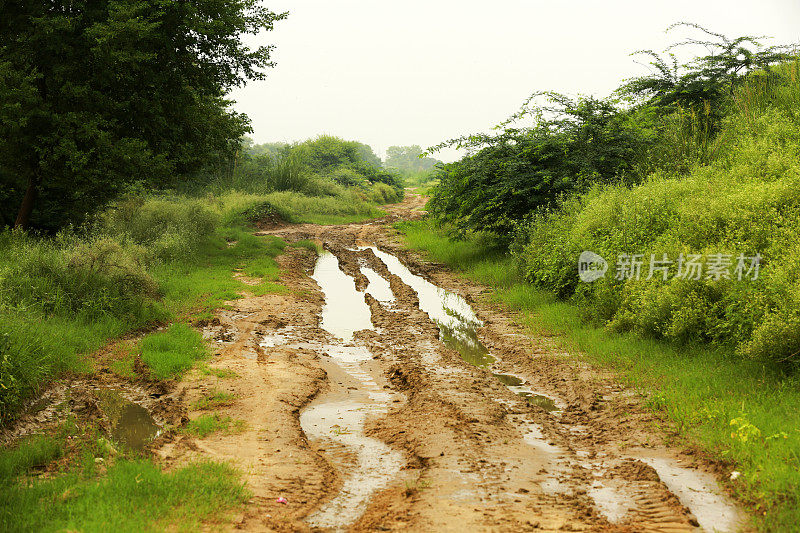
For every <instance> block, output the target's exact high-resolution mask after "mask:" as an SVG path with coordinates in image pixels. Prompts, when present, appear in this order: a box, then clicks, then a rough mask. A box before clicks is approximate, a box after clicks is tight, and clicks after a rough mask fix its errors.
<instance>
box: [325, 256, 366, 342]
mask: <svg viewBox="0 0 800 533" xmlns="http://www.w3.org/2000/svg"><path fill="white" fill-rule="evenodd" d="M311 278H312V279H313V280H314V281H316V282H317V285H319V286H320V287H321V288H322V292H323V293H324V294H325V305H324V306H323V308H322V323H321V324H320V327H321V328H322V329H324V330H325V331H328V332H329V333H331V334H333V335H335V336H337V337H339V338H340V339H342V340H343V341H345V342H347V341H351V340H353V334H354V333H355V332H356V331H360V330H362V329H373V327H372V318H371V316H372V315H371V313H370V310H369V306H368V305H367V303H366V302H365V301H364V295H363V294H362V293H360V292H358V291H357V290H356V282H355V281H354V280H353V278H351V277H350V276H348V275H347V274H345V273H344V272H342V271H341V270H340V269H339V259H337V258H336V256H335V255H333V254H332V253H330V252H328V251H324V250H323V251H322V252H321V253H320V254H319V259H317V264H316V266H315V267H314V274H313V275H312V276H311Z"/></svg>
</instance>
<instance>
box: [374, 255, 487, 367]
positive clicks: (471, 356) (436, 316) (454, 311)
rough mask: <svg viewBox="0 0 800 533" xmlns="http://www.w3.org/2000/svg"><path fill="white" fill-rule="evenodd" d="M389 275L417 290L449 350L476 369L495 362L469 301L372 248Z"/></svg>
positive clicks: (422, 303)
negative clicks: (480, 335) (478, 332)
mask: <svg viewBox="0 0 800 533" xmlns="http://www.w3.org/2000/svg"><path fill="white" fill-rule="evenodd" d="M370 249H371V250H372V251H373V252H375V255H377V256H378V258H379V259H380V260H381V261H383V263H384V264H385V265H386V267H387V268H388V269H389V272H391V273H392V274H394V275H396V276H398V277H399V278H400V279H401V280H403V283H405V284H406V285H408V286H409V287H411V288H412V289H414V291H415V292H416V293H417V297H418V298H419V307H420V309H422V310H423V311H424V312H426V313H427V314H428V316H429V317H430V318H431V320H433V321H434V322H436V325H437V326H439V332H440V338H441V340H442V342H443V343H444V344H445V346H447V347H448V348H451V349H453V350H456V351H457V352H458V353H459V354H461V357H462V358H463V359H464V360H465V361H467V362H468V363H471V364H473V365H475V366H480V367H485V366H488V365H489V364H490V363H492V362H493V361H494V358H493V357H492V356H491V355H489V350H487V349H486V347H485V346H484V345H483V344H482V343H481V341H480V340H479V339H478V334H477V331H476V330H477V329H478V328H479V327H481V326H482V325H483V323H482V322H481V321H480V319H479V318H478V317H477V316H476V315H475V312H474V311H473V310H472V308H471V307H470V306H469V304H468V303H467V301H466V300H465V299H464V298H462V297H461V296H459V295H458V294H455V293H452V292H449V291H446V290H444V289H442V288H441V287H437V286H436V285H434V284H433V283H431V282H429V281H428V280H426V279H425V278H422V277H420V276H417V275H416V274H413V273H412V272H411V271H410V270H409V269H408V268H407V267H406V266H405V265H404V264H403V263H402V262H401V261H400V260H399V259H398V258H397V257H395V256H393V255H392V254H388V253H386V252H383V251H381V250H379V249H378V248H375V247H370Z"/></svg>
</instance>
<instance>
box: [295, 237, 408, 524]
mask: <svg viewBox="0 0 800 533" xmlns="http://www.w3.org/2000/svg"><path fill="white" fill-rule="evenodd" d="M367 270H369V272H371V274H370V273H368V272H367ZM362 272H364V275H365V276H367V279H368V280H369V282H370V283H369V287H368V289H367V291H368V292H370V294H372V296H373V297H374V298H375V299H376V300H379V301H388V300H389V299H388V296H389V295H391V290H389V291H388V295H387V294H386V292H383V289H388V282H387V283H386V286H385V287H383V286H382V285H381V283H380V282H378V281H377V280H374V279H373V278H372V274H374V275H375V276H378V274H377V273H375V272H374V271H372V270H371V269H366V268H362ZM312 277H313V278H314V280H316V282H317V283H318V284H319V286H320V288H321V289H322V292H323V293H324V295H325V305H324V307H323V311H322V323H321V327H322V328H323V329H325V330H327V331H328V332H330V333H332V334H333V335H335V336H337V337H339V338H341V339H343V340H344V341H345V342H344V343H335V344H325V345H320V346H317V347H315V349H316V350H317V351H318V352H319V353H322V354H324V355H326V356H327V358H326V359H325V360H324V362H325V364H326V365H328V367H327V368H326V370H327V371H328V375H329V376H333V375H336V374H339V375H342V373H343V374H344V376H342V380H343V381H346V382H347V384H348V385H354V386H347V387H346V388H344V390H339V391H332V392H331V393H329V394H326V395H324V396H322V397H320V398H318V399H317V400H315V401H314V402H312V403H311V405H309V406H308V407H307V408H306V409H304V410H303V412H302V413H301V414H300V425H301V427H302V428H303V431H304V432H305V434H306V436H307V437H308V438H309V439H314V440H316V441H321V442H331V441H332V442H333V443H335V445H334V446H333V447H332V448H333V449H335V448H337V447H343V448H344V449H345V450H346V451H347V454H346V456H347V459H346V460H344V464H340V465H339V466H340V470H341V471H342V474H343V476H344V481H343V485H342V490H341V491H340V492H339V493H338V494H337V495H336V496H335V497H334V498H333V499H332V500H330V501H328V502H327V503H326V504H325V505H323V506H322V507H321V508H320V509H319V510H318V511H317V512H316V513H314V514H312V515H311V516H310V517H308V519H307V523H308V524H309V525H310V526H312V527H320V528H332V529H334V530H336V531H341V530H344V529H345V528H346V527H347V526H348V525H350V524H352V523H353V522H355V521H356V520H358V518H359V517H360V516H361V515H362V514H363V512H364V511H365V510H366V508H367V504H368V503H369V499H370V497H371V496H372V495H373V494H374V493H375V492H376V491H379V490H381V489H384V488H385V487H387V486H388V485H389V483H391V482H392V481H393V480H394V479H395V478H396V477H397V475H398V473H399V472H400V469H401V468H402V466H403V464H404V463H403V456H402V454H401V453H400V452H398V451H396V450H393V449H392V448H390V447H389V446H388V445H386V444H385V443H384V442H382V441H380V440H378V439H375V438H372V437H368V436H366V435H365V434H364V424H365V423H366V421H367V419H368V418H369V417H372V416H380V415H382V414H385V413H387V412H388V410H389V405H390V404H391V403H392V402H393V400H394V393H392V392H389V391H386V390H384V389H383V388H382V387H381V386H379V385H378V383H377V382H376V381H375V379H374V378H373V376H372V375H371V372H370V363H371V362H372V361H373V357H372V354H371V353H370V351H369V350H368V349H367V348H366V347H364V346H359V345H357V344H354V343H352V342H351V341H352V339H353V334H354V333H355V332H356V331H360V330H363V329H372V322H371V313H370V310H369V307H368V306H367V304H366V303H365V301H364V295H363V293H360V292H358V291H357V290H356V287H355V282H354V280H353V279H352V278H350V277H349V276H347V275H346V274H345V273H344V272H342V271H341V270H340V269H339V263H338V259H337V258H336V256H334V255H333V254H331V253H329V252H323V253H322V254H320V257H319V259H318V261H317V266H316V267H315V269H314V275H313V276H312ZM378 277H380V276H378ZM381 279H383V278H381ZM332 381H334V380H332ZM332 459H334V460H336V458H332ZM338 459H339V461H338V462H339V463H341V462H342V460H341V458H338Z"/></svg>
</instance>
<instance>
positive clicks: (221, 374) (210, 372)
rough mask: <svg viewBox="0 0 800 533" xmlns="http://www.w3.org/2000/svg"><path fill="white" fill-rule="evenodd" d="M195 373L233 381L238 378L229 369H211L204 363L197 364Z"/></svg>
mask: <svg viewBox="0 0 800 533" xmlns="http://www.w3.org/2000/svg"><path fill="white" fill-rule="evenodd" d="M197 371H198V372H200V374H201V375H203V376H214V377H217V378H219V379H234V378H238V377H239V374H237V373H236V372H234V371H233V370H231V369H229V368H213V367H210V366H208V365H207V364H205V363H200V364H198V365H197Z"/></svg>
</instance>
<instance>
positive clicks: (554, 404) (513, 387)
mask: <svg viewBox="0 0 800 533" xmlns="http://www.w3.org/2000/svg"><path fill="white" fill-rule="evenodd" d="M492 375H493V376H494V377H496V378H497V379H498V380H500V383H502V384H503V385H505V386H506V387H508V389H509V390H510V391H511V392H513V393H514V394H517V395H519V396H522V397H523V398H525V399H526V400H527V401H528V403H529V404H531V405H536V406H538V407H541V408H542V409H544V410H545V411H550V412H553V411H558V410H560V409H563V408H564V407H565V406H564V405H562V404H561V402H560V401H558V400H557V399H555V398H551V397H550V396H547V395H545V394H542V393H541V392H538V391H535V390H534V389H533V388H531V386H530V385H528V383H527V382H526V381H525V380H524V379H522V378H521V377H519V376H515V375H513V374H492Z"/></svg>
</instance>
